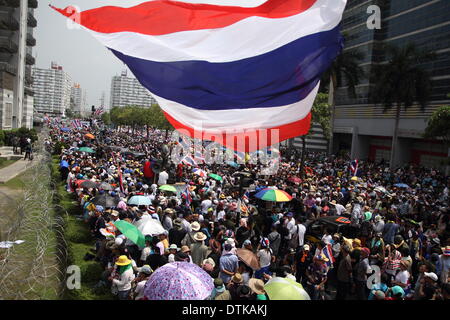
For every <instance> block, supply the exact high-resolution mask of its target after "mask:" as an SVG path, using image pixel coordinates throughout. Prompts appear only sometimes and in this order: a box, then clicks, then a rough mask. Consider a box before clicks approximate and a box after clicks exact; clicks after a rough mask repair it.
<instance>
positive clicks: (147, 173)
mask: <svg viewBox="0 0 450 320" xmlns="http://www.w3.org/2000/svg"><path fill="white" fill-rule="evenodd" d="M143 171H144V178H145V183H147V184H151V183H153V178H154V176H155V173H154V172H153V170H152V163H151V161H149V160H147V161H145V163H144V170H143Z"/></svg>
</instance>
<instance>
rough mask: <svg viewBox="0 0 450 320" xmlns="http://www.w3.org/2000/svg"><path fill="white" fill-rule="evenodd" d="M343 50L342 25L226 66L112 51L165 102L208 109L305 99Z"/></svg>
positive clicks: (283, 102)
mask: <svg viewBox="0 0 450 320" xmlns="http://www.w3.org/2000/svg"><path fill="white" fill-rule="evenodd" d="M341 48H342V37H341V35H340V33H339V27H336V28H334V29H332V30H329V31H324V32H320V33H316V34H312V35H309V36H306V37H303V38H300V39H297V40H295V41H293V42H291V43H289V44H287V45H284V46H282V47H280V48H278V49H276V50H273V51H271V52H268V53H265V54H262V55H259V56H255V57H251V58H247V59H242V60H238V61H232V62H225V63H211V62H207V61H175V62H155V61H149V60H144V59H139V58H135V57H131V56H127V55H124V54H122V53H121V52H118V51H115V50H113V49H110V50H111V51H112V52H113V53H114V54H115V55H116V56H117V57H118V58H119V59H120V60H122V61H123V62H124V63H126V64H127V65H128V67H129V68H130V70H131V71H132V72H133V73H134V75H135V76H136V78H137V79H138V80H139V81H140V82H141V84H142V85H143V86H144V87H146V88H147V89H148V90H149V91H150V92H152V93H154V94H155V95H157V96H160V97H162V98H165V99H168V100H172V101H175V102H178V103H180V104H183V105H185V106H188V107H191V108H195V109H202V110H224V109H236V108H240V109H245V108H262V107H278V106H284V105H289V104H292V103H295V102H298V101H300V100H302V99H304V98H305V97H306V96H307V95H308V94H309V93H310V92H311V91H312V90H313V89H314V88H315V86H316V85H317V83H318V82H319V80H320V76H321V74H322V73H323V72H324V71H326V70H327V69H328V67H329V66H330V64H331V62H332V61H333V60H334V59H335V57H336V56H337V55H338V53H339V52H340V50H341Z"/></svg>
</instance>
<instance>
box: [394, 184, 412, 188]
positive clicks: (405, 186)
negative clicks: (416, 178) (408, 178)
mask: <svg viewBox="0 0 450 320" xmlns="http://www.w3.org/2000/svg"><path fill="white" fill-rule="evenodd" d="M394 186H395V187H397V188H409V186H408V185H407V184H405V183H396V184H394Z"/></svg>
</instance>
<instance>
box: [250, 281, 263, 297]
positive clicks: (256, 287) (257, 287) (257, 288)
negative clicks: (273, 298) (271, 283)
mask: <svg viewBox="0 0 450 320" xmlns="http://www.w3.org/2000/svg"><path fill="white" fill-rule="evenodd" d="M248 286H249V287H250V289H252V291H253V292H254V293H256V294H264V293H265V291H264V281H262V280H261V279H255V278H251V279H250V280H249V281H248Z"/></svg>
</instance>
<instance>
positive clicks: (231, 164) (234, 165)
mask: <svg viewBox="0 0 450 320" xmlns="http://www.w3.org/2000/svg"><path fill="white" fill-rule="evenodd" d="M227 164H228V165H230V166H232V167H234V168H239V165H238V164H237V163H236V162H233V161H228V162H227Z"/></svg>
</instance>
